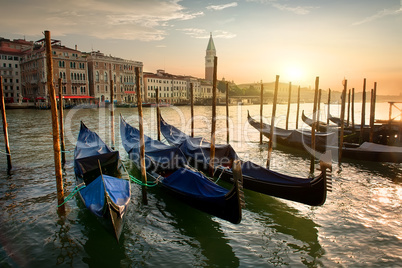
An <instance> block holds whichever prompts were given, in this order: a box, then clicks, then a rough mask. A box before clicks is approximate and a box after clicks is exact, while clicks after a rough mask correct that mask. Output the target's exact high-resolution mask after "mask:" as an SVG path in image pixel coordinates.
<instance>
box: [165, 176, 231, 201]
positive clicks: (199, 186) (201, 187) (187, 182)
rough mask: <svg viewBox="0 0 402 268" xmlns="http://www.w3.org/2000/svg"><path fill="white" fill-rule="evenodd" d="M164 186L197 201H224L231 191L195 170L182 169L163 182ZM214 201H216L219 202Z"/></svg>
mask: <svg viewBox="0 0 402 268" xmlns="http://www.w3.org/2000/svg"><path fill="white" fill-rule="evenodd" d="M162 183H163V185H164V186H166V187H168V188H171V189H173V190H176V191H180V192H182V193H186V194H187V195H188V196H190V197H192V198H197V199H204V198H205V199H210V200H211V199H214V198H216V199H217V200H219V199H222V201H224V199H225V195H226V194H227V193H228V192H229V190H227V189H225V188H223V187H222V186H219V185H217V184H215V183H213V182H212V181H210V180H208V179H207V178H206V177H205V176H204V175H202V174H201V173H199V172H195V171H193V170H189V169H186V168H180V169H178V170H176V171H175V172H174V173H173V174H171V175H170V176H168V177H166V178H164V179H163V180H162ZM217 200H214V201H217Z"/></svg>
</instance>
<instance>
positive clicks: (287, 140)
mask: <svg viewBox="0 0 402 268" xmlns="http://www.w3.org/2000/svg"><path fill="white" fill-rule="evenodd" d="M247 118H248V122H249V123H250V125H252V126H253V127H254V128H255V129H257V130H258V131H260V132H261V133H262V134H263V135H264V136H265V137H267V138H268V139H269V138H270V134H271V125H269V124H266V123H263V124H262V129H261V125H260V122H258V121H257V120H255V119H253V118H252V117H251V116H250V114H249V113H248V115H247ZM274 137H275V140H276V142H277V143H279V144H282V145H285V146H289V147H296V148H299V149H303V150H304V149H306V147H308V148H311V132H310V131H305V130H299V129H293V130H286V129H283V128H279V127H274ZM336 144H337V136H336V135H335V133H333V132H331V133H324V132H317V133H316V134H315V150H317V151H319V152H321V153H325V152H326V146H327V145H336Z"/></svg>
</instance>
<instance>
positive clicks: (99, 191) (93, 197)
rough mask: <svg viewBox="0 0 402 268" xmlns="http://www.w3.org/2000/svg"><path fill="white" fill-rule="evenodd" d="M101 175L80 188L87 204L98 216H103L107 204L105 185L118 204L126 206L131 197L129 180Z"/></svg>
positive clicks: (112, 198) (111, 197)
mask: <svg viewBox="0 0 402 268" xmlns="http://www.w3.org/2000/svg"><path fill="white" fill-rule="evenodd" d="M103 180H104V181H105V184H103V181H102V176H99V177H98V178H96V179H95V180H94V181H92V182H91V183H90V184H88V185H87V186H86V187H85V188H83V189H81V190H80V193H81V196H82V198H83V199H84V202H85V206H86V207H87V208H88V209H89V210H90V211H91V212H92V213H94V214H95V215H96V216H98V217H102V216H103V214H104V213H103V207H104V205H105V187H104V185H105V186H106V191H107V193H108V194H109V196H110V199H111V200H112V201H113V202H114V203H115V204H116V205H118V206H124V205H126V203H127V202H128V200H129V199H130V182H129V181H128V180H122V179H118V178H115V177H112V176H108V175H103Z"/></svg>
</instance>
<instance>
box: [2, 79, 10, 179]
mask: <svg viewBox="0 0 402 268" xmlns="http://www.w3.org/2000/svg"><path fill="white" fill-rule="evenodd" d="M0 98H1V100H0V101H1V115H2V118H3V132H4V143H5V145H6V154H7V173H8V174H10V171H11V168H12V165H11V152H10V145H9V142H8V129H7V128H8V124H7V117H6V104H5V102H4V91H3V77H2V76H0Z"/></svg>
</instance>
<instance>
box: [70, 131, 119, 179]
mask: <svg viewBox="0 0 402 268" xmlns="http://www.w3.org/2000/svg"><path fill="white" fill-rule="evenodd" d="M74 159H75V160H74V161H75V163H74V169H75V173H76V174H77V175H79V176H80V177H83V176H84V175H85V174H87V173H89V172H92V171H95V170H98V169H99V163H98V160H99V162H100V164H101V166H109V165H114V167H117V164H118V160H119V159H120V156H119V152H118V151H113V150H112V149H111V148H110V147H109V146H107V145H106V144H105V143H104V142H103V141H102V139H101V138H100V137H99V136H98V134H96V133H95V132H93V131H91V130H89V129H88V128H87V127H86V126H85V125H82V126H81V129H80V133H79V135H78V139H77V145H76V147H75V150H74ZM98 174H99V173H98ZM96 177H97V175H96Z"/></svg>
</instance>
